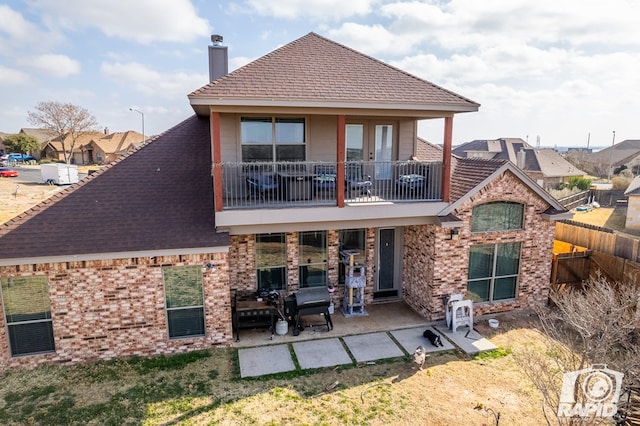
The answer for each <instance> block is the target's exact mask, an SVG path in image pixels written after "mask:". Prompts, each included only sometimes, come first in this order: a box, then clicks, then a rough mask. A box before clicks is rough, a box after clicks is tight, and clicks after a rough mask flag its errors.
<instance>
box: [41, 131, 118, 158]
mask: <svg viewBox="0 0 640 426" xmlns="http://www.w3.org/2000/svg"><path fill="white" fill-rule="evenodd" d="M105 135H106V132H105V133H102V132H82V133H80V134H79V135H78V137H77V138H76V142H75V145H74V146H73V151H72V152H71V143H72V142H71V137H70V136H67V137H66V138H65V144H64V148H65V149H63V147H62V141H61V137H60V136H58V137H55V138H53V139H51V140H50V141H49V143H47V145H46V146H45V148H44V150H43V154H44V155H43V156H44V157H45V158H50V159H52V160H55V161H64V151H65V150H66V151H67V155H69V154H71V164H88V163H90V161H89V158H87V155H88V153H87V152H86V151H83V150H82V147H83V146H84V145H89V144H90V143H91V141H92V140H97V139H100V138H102V137H104V136H105Z"/></svg>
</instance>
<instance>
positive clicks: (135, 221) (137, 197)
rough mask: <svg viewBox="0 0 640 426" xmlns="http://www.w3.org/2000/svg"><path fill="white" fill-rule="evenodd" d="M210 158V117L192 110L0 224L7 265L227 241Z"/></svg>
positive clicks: (181, 249) (0, 251)
mask: <svg viewBox="0 0 640 426" xmlns="http://www.w3.org/2000/svg"><path fill="white" fill-rule="evenodd" d="M210 158H211V143H210V133H209V120H208V119H202V118H198V117H196V116H192V117H191V118H188V119H186V120H185V121H183V122H182V123H180V124H178V125H177V126H175V127H173V128H172V129H170V130H168V131H166V132H165V133H163V134H162V135H160V136H158V137H156V138H155V139H154V140H152V141H150V142H149V143H147V144H146V145H144V146H142V147H140V148H138V149H137V150H136V151H134V152H133V153H131V154H129V155H127V156H124V157H122V158H121V159H120V160H118V161H116V162H114V163H112V164H111V165H109V166H107V167H105V168H103V169H101V170H100V171H99V172H97V173H95V174H92V175H90V176H88V177H86V178H85V179H83V180H82V181H80V182H79V183H78V184H76V185H73V186H71V187H69V188H67V189H65V190H63V191H61V192H59V193H57V194H55V195H54V196H53V197H51V198H49V199H47V200H45V201H43V202H42V203H40V204H38V205H37V206H35V207H33V208H32V209H31V210H29V211H27V212H25V213H23V214H21V215H19V216H18V217H16V218H14V219H13V220H10V221H9V222H7V223H5V224H3V225H0V265H16V264H25V263H36V260H39V261H45V262H46V261H55V259H66V260H89V259H96V258H103V257H123V256H127V254H126V253H130V254H129V255H130V256H134V255H135V254H136V253H137V254H139V253H146V255H148V256H151V255H156V254H151V253H158V255H162V254H163V253H164V254H181V253H189V252H193V251H196V252H202V250H203V249H207V250H213V249H216V248H218V247H225V246H228V245H229V236H228V234H227V233H216V230H215V223H214V218H215V216H214V211H213V180H212V178H211V160H210ZM131 253H134V254H131ZM52 259H54V260H52Z"/></svg>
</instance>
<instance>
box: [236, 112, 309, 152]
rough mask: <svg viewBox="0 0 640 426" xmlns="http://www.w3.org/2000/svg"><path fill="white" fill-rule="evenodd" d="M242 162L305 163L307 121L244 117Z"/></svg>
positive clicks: (241, 122) (241, 132)
mask: <svg viewBox="0 0 640 426" xmlns="http://www.w3.org/2000/svg"><path fill="white" fill-rule="evenodd" d="M240 135H241V141H242V161H266V162H273V161H304V160H305V121H304V118H297V117H294V118H286V117H242V118H241V119H240Z"/></svg>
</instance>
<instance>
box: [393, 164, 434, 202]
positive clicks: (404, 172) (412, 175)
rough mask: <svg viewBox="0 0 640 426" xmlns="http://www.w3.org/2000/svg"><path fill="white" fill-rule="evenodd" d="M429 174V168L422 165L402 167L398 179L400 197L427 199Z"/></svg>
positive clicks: (405, 165) (398, 172)
mask: <svg viewBox="0 0 640 426" xmlns="http://www.w3.org/2000/svg"><path fill="white" fill-rule="evenodd" d="M428 174H429V169H428V166H426V165H424V164H421V163H415V164H402V165H400V166H399V167H398V170H397V177H396V190H397V193H398V197H399V198H401V199H407V198H426V192H427V178H428Z"/></svg>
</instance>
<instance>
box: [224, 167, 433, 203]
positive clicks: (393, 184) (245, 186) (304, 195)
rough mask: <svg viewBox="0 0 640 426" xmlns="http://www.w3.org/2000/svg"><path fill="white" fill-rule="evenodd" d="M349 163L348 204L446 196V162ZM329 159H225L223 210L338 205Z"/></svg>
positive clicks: (334, 174)
mask: <svg viewBox="0 0 640 426" xmlns="http://www.w3.org/2000/svg"><path fill="white" fill-rule="evenodd" d="M341 166H342V167H344V198H345V204H347V205H349V204H371V203H384V202H389V203H398V202H420V201H441V200H442V195H441V194H442V162H439V161H438V162H420V161H362V162H347V163H344V164H343V165H341ZM337 167H338V165H337V164H336V163H329V162H312V161H306V162H280V163H223V164H222V181H223V182H222V188H223V203H224V209H255V208H284V207H308V206H335V205H337V189H338V182H337Z"/></svg>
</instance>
